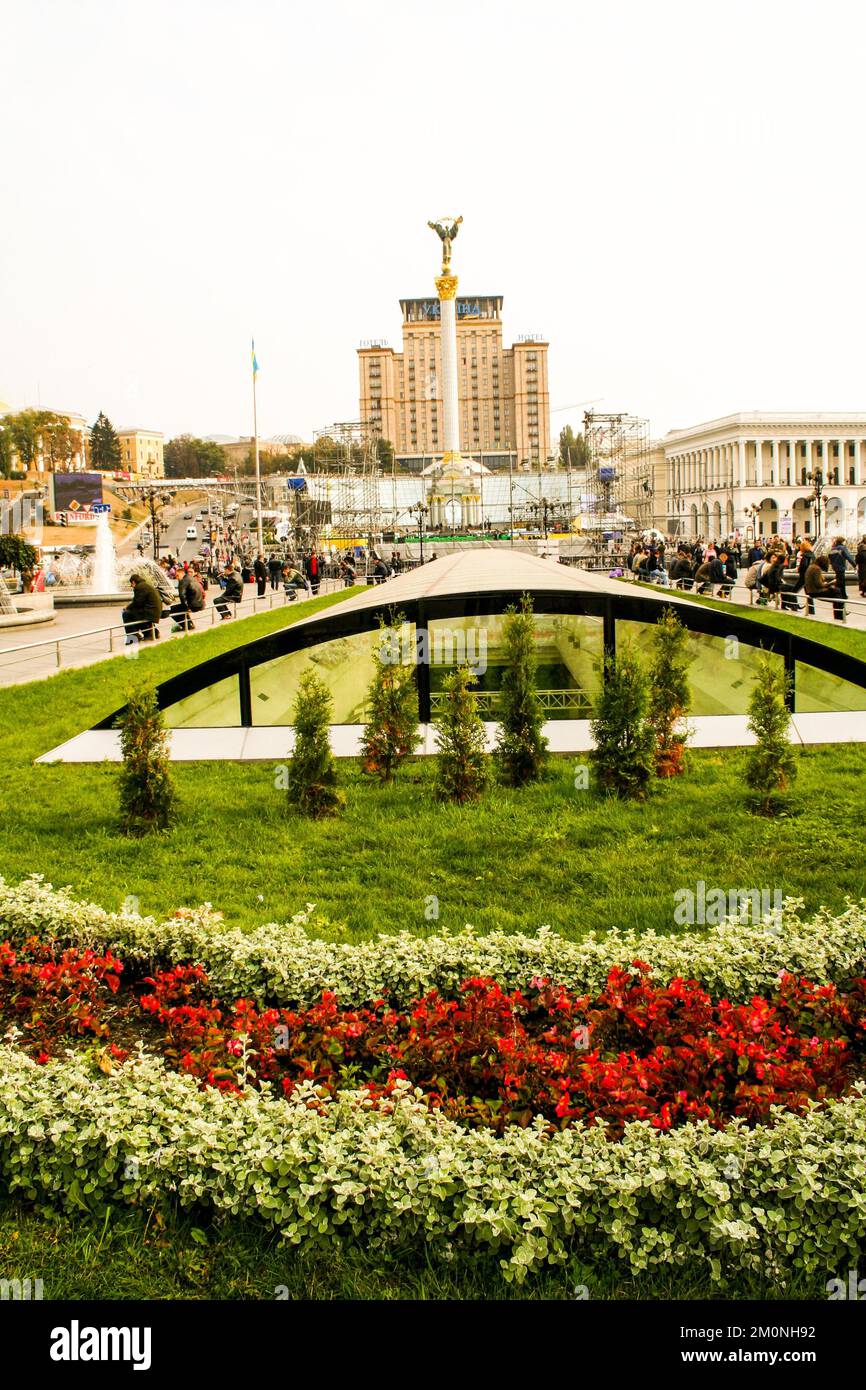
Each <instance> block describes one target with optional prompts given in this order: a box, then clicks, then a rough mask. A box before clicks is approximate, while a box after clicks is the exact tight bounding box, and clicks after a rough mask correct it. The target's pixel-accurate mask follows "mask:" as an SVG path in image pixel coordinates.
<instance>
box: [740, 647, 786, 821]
mask: <svg viewBox="0 0 866 1390" xmlns="http://www.w3.org/2000/svg"><path fill="white" fill-rule="evenodd" d="M790 689H791V678H790V676H788V674H787V673H786V671H785V668H784V666H783V665H782V662H781V661H780V659H779V657H778V656H776V655H774V653H772V652H767V651H762V652H759V653H758V655H757V658H756V671H755V680H754V684H753V685H752V691H751V694H750V695H749V729H750V731H751V732H752V733H753V734H754V735H755V743H754V745H753V747H751V748H750V749H749V751H748V753H747V755H746V785H747V786H748V787H750V788H751V790H752V791H753V792H754V793H755V809H756V810H758V811H759V812H760V813H761V815H764V816H772V815H775V814H776V812H777V811H779V810H781V809H782V807H783V806H784V803H785V794H786V792H787V791H788V789H789V787H790V786H791V783H792V782H793V781H794V778H795V777H796V775H797V759H796V756H795V754H794V749H793V748H792V746H791V742H790V739H789V738H788V729H789V727H790V723H791V711H790V710H789V709H788V703H787V698H788V695H789V692H790Z"/></svg>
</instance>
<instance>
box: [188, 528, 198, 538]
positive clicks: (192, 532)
mask: <svg viewBox="0 0 866 1390" xmlns="http://www.w3.org/2000/svg"><path fill="white" fill-rule="evenodd" d="M186 538H187V540H188V541H197V540H198V531H197V530H196V528H195V527H194V526H187V528H186Z"/></svg>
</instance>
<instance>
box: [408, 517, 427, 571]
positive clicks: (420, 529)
mask: <svg viewBox="0 0 866 1390" xmlns="http://www.w3.org/2000/svg"><path fill="white" fill-rule="evenodd" d="M429 510H430V508H429V507H428V506H427V504H426V503H425V502H415V503H414V504H413V505H412V506H411V507H410V508H409V515H410V516H417V517H418V535H419V537H420V540H421V564H422V565H423V563H424V518H425V516H426V515H427V513H428V512H429Z"/></svg>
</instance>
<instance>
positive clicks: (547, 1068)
mask: <svg viewBox="0 0 866 1390" xmlns="http://www.w3.org/2000/svg"><path fill="white" fill-rule="evenodd" d="M121 970H122V966H121V963H120V962H119V961H118V960H116V959H115V958H114V957H113V956H112V955H111V954H106V955H104V956H99V955H97V954H96V953H94V952H93V951H81V952H77V951H75V950H67V951H63V952H62V953H57V952H56V951H55V950H54V949H53V948H52V947H51V946H50V945H43V944H41V943H40V942H38V941H37V940H35V939H31V940H30V941H28V942H26V943H25V945H24V947H23V948H22V949H21V950H20V951H19V952H18V953H17V954H16V952H15V951H13V950H12V948H11V947H10V946H9V945H8V944H6V945H4V946H2V947H0V1013H2V1014H3V1015H4V1016H5V1017H6V1018H9V1019H11V1021H12V1022H13V1023H15V1024H17V1026H18V1027H19V1028H20V1029H23V1031H24V1032H25V1033H26V1034H29V1037H28V1041H32V1043H33V1045H34V1046H35V1048H36V1049H37V1055H39V1057H40V1059H41V1060H45V1059H46V1058H47V1056H48V1055H49V1052H50V1046H51V1042H52V1041H53V1040H55V1039H56V1038H57V1037H59V1036H63V1035H65V1036H67V1037H75V1036H76V1035H80V1034H82V1033H93V1034H96V1036H97V1037H101V1038H105V1037H106V1036H107V1033H108V1022H107V1021H106V1017H105V1015H106V1003H107V1001H108V1000H109V999H110V998H111V996H112V995H116V994H117V992H118V985H119V982H120V977H121ZM139 988H141V989H142V990H143V992H142V993H141V995H140V998H139V999H138V1001H137V1006H136V1002H135V999H134V996H133V995H132V993H131V991H130V990H129V989H127V991H126V997H127V1000H128V1001H129V1002H128V1004H127V1008H128V1009H131V1010H134V1011H135V1012H136V1013H137V1017H138V1019H139V1020H140V1022H139V1025H138V1027H139V1032H141V1025H142V1024H144V1023H145V1020H146V1025H147V1026H146V1029H145V1030H144V1031H146V1032H147V1033H148V1036H149V1039H150V1041H151V1042H152V1043H154V1044H155V1045H156V1046H157V1047H159V1048H160V1049H161V1050H162V1052H163V1054H164V1056H165V1057H166V1060H167V1061H168V1062H169V1063H170V1064H171V1065H173V1066H176V1067H177V1068H178V1069H179V1070H181V1071H183V1072H186V1073H187V1074H189V1075H191V1076H194V1077H196V1078H197V1079H198V1080H199V1081H200V1082H201V1084H202V1085H209V1086H216V1087H218V1088H219V1089H221V1090H225V1091H240V1090H241V1089H242V1088H243V1087H244V1086H246V1085H248V1084H255V1085H258V1086H262V1087H268V1088H276V1089H278V1090H280V1091H282V1093H283V1094H285V1095H291V1093H292V1092H293V1091H294V1089H295V1087H296V1086H297V1085H298V1084H299V1083H300V1082H302V1081H312V1082H313V1083H314V1084H315V1085H317V1086H319V1087H321V1088H322V1089H323V1091H325V1092H327V1093H330V1094H334V1093H335V1092H337V1091H338V1090H340V1089H343V1088H345V1087H347V1086H351V1087H356V1088H357V1087H366V1088H367V1090H368V1092H369V1094H370V1095H371V1097H373V1098H374V1099H376V1098H379V1097H382V1096H384V1095H387V1094H389V1093H390V1092H391V1091H392V1090H393V1088H394V1086H395V1084H396V1082H397V1081H398V1080H399V1079H406V1080H408V1081H410V1082H411V1083H412V1084H413V1085H414V1086H415V1087H417V1088H418V1089H419V1090H420V1091H421V1092H422V1093H423V1094H424V1095H425V1096H426V1097H427V1099H428V1101H429V1103H430V1105H432V1106H436V1107H437V1108H440V1109H441V1110H442V1111H443V1112H444V1113H445V1114H447V1115H449V1116H450V1117H452V1118H454V1119H456V1120H459V1121H461V1122H462V1123H466V1124H474V1125H484V1126H488V1127H491V1128H493V1129H494V1130H496V1131H497V1132H502V1130H503V1129H504V1128H505V1127H506V1126H507V1125H511V1124H520V1125H526V1124H529V1123H531V1122H532V1121H533V1120H535V1119H536V1118H538V1117H541V1119H542V1120H544V1121H545V1122H546V1123H547V1124H548V1125H549V1126H550V1128H551V1129H554V1128H557V1129H561V1128H565V1127H567V1126H569V1125H572V1124H591V1125H600V1126H603V1127H604V1129H605V1131H606V1132H607V1133H608V1134H609V1135H610V1136H612V1137H616V1136H618V1135H619V1134H621V1133H622V1129H623V1126H624V1125H625V1124H626V1123H628V1121H630V1120H646V1121H648V1122H649V1123H650V1124H652V1125H653V1126H655V1127H656V1128H658V1129H661V1130H666V1129H669V1128H671V1127H672V1126H675V1125H679V1124H683V1123H685V1122H687V1121H689V1120H693V1119H705V1120H707V1121H709V1122H710V1123H711V1124H713V1125H717V1126H722V1125H724V1124H725V1123H726V1122H727V1120H729V1119H730V1118H731V1117H733V1116H739V1117H742V1118H743V1119H745V1120H746V1121H747V1122H749V1123H751V1124H755V1123H759V1122H764V1121H766V1120H768V1119H769V1118H770V1117H771V1109H772V1107H773V1106H781V1107H784V1108H786V1109H789V1110H797V1111H799V1110H802V1109H803V1108H804V1107H805V1106H806V1105H807V1104H808V1103H810V1102H816V1101H817V1102H822V1101H825V1100H827V1099H830V1098H832V1097H834V1096H838V1095H840V1094H842V1093H843V1092H844V1091H845V1090H846V1089H847V1088H848V1087H849V1086H850V1085H851V1083H852V1082H853V1080H855V1079H856V1077H857V1076H858V1075H862V1073H863V1067H864V1060H866V980H864V979H861V978H858V979H854V980H852V981H850V982H849V983H848V984H847V985H846V986H845V987H841V986H840V987H837V986H834V985H816V984H814V983H812V982H811V981H809V980H805V979H801V978H799V977H795V976H791V975H783V976H781V977H780V980H779V984H778V987H777V989H776V991H775V992H774V994H773V995H772V997H771V998H768V999H765V998H761V997H757V996H756V997H755V998H753V999H751V1000H748V1001H746V1002H744V1003H739V1004H733V1003H731V1002H730V1001H729V1000H727V999H719V1000H714V999H713V998H712V997H711V996H710V995H709V993H708V992H707V991H706V990H705V989H704V988H703V986H701V985H700V984H699V983H698V982H697V981H695V980H683V979H674V980H671V981H670V982H669V983H668V984H666V985H658V984H656V983H655V982H654V981H653V980H652V978H651V974H650V970H649V967H648V966H647V965H645V964H644V963H643V962H641V961H635V962H633V963H632V965H631V966H630V967H628V968H625V967H621V968H616V969H614V970H611V971H610V973H609V975H608V978H607V981H606V983H605V986H604V988H603V989H602V990H601V991H600V992H599V993H598V994H596V995H588V994H584V995H580V994H577V993H574V992H572V991H570V990H568V989H566V988H564V987H563V986H561V985H556V984H553V983H551V982H550V981H548V980H546V979H543V978H538V977H536V978H534V979H532V980H531V981H530V982H529V984H528V985H527V986H526V987H525V988H524V989H523V990H520V989H515V990H510V991H508V990H505V989H503V988H502V986H501V985H499V984H497V983H496V981H494V980H491V979H488V978H484V977H482V978H477V979H468V980H466V981H464V983H463V984H462V986H461V987H460V989H459V990H458V991H457V992H456V997H454V998H444V997H443V996H442V995H440V994H439V993H438V992H437V991H435V990H431V991H430V992H429V993H427V994H426V995H424V996H423V998H420V999H418V1000H416V1001H415V1002H414V1003H413V1004H412V1005H411V1006H410V1007H409V1008H408V1009H404V1010H397V1009H394V1008H393V1007H391V1006H390V1005H389V1004H387V1003H386V1001H384V1000H382V999H379V1000H376V1001H374V1002H373V1003H371V1004H369V1005H366V1006H365V1007H362V1008H354V1009H344V1008H341V1006H340V1003H339V1000H338V999H337V997H336V995H335V994H333V993H332V992H330V991H325V992H324V993H323V995H322V998H321V1000H320V1001H319V1002H318V1003H317V1004H315V1005H313V1006H312V1007H310V1008H305V1009H298V1010H292V1009H284V1008H274V1007H264V1008H262V1007H259V1006H258V1005H256V1004H255V1003H254V1002H252V1001H251V1000H248V999H238V1000H235V1001H234V1002H233V1003H231V1004H226V1003H224V1002H223V1001H221V1000H219V999H217V998H215V997H214V996H213V993H212V990H211V987H210V984H209V980H208V975H207V972H206V970H205V969H204V967H202V966H200V965H192V964H187V965H177V966H174V967H173V968H172V969H170V970H162V971H159V972H157V973H156V974H154V975H153V976H150V977H148V978H147V979H146V980H145V981H144V982H143V985H142V986H140V987H139ZM108 1012H109V1013H110V1012H111V1011H108ZM112 1022H113V1018H112ZM129 1023H130V1016H127V1018H126V1019H125V1024H126V1026H129ZM112 1051H113V1055H114V1059H115V1060H122V1059H121V1058H120V1057H119V1055H117V1054H119V1052H120V1051H121V1049H116V1050H115V1049H112Z"/></svg>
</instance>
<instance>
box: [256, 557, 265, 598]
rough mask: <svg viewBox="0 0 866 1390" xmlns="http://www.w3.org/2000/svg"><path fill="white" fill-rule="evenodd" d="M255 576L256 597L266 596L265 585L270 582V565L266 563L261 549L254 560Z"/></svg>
mask: <svg viewBox="0 0 866 1390" xmlns="http://www.w3.org/2000/svg"><path fill="white" fill-rule="evenodd" d="M253 577H254V578H255V581H256V597H257V598H264V596H265V586H266V585H267V582H268V567H267V565H266V564H265V557H264V555H263V554H262V552H261V551H259V553H258V555H257V556H256V558H255V560H254V561H253Z"/></svg>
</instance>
